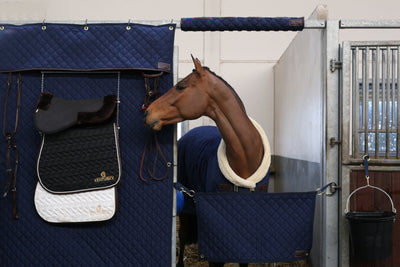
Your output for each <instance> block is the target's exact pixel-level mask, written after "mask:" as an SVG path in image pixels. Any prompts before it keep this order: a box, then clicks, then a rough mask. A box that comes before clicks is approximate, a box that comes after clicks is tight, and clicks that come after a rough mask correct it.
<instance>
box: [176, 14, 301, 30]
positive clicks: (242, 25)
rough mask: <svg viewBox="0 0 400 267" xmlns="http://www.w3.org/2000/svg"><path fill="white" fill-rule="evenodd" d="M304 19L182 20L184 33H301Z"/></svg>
mask: <svg viewBox="0 0 400 267" xmlns="http://www.w3.org/2000/svg"><path fill="white" fill-rule="evenodd" d="M303 28H304V18H302V17H301V18H290V17H276V18H262V17H222V18H220V17H197V18H182V19H181V30H182V31H301V30H303Z"/></svg>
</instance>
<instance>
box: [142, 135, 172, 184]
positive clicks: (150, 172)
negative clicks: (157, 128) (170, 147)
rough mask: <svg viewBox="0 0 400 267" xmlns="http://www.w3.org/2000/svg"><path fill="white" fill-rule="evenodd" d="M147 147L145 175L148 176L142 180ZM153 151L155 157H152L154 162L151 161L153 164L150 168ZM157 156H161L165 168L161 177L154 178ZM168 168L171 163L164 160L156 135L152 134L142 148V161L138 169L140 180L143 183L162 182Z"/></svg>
mask: <svg viewBox="0 0 400 267" xmlns="http://www.w3.org/2000/svg"><path fill="white" fill-rule="evenodd" d="M148 146H149V155H148V156H147V173H148V175H149V178H148V179H146V178H144V175H143V167H144V162H145V159H146V151H147V147H148ZM153 146H155V148H153ZM153 150H155V156H154V160H153V163H152V166H151V162H150V161H151V157H152V153H153ZM158 155H160V156H161V159H162V160H163V162H164V163H165V166H166V171H165V174H164V175H163V176H162V177H156V176H155V173H156V167H157V162H158ZM170 167H171V163H170V162H168V161H167V159H166V158H165V156H164V154H163V153H162V150H161V147H160V145H159V143H158V138H157V133H156V132H153V133H152V135H151V136H150V137H149V139H148V140H147V142H146V144H145V146H144V149H143V154H142V159H141V161H140V169H139V176H140V179H141V180H142V181H143V182H149V181H151V180H156V181H161V180H164V179H165V178H166V177H167V176H168V173H169V169H170Z"/></svg>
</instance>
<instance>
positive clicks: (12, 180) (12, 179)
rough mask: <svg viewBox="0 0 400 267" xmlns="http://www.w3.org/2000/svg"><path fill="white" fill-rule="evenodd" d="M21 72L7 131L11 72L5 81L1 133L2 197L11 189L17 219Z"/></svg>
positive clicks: (14, 215)
mask: <svg viewBox="0 0 400 267" xmlns="http://www.w3.org/2000/svg"><path fill="white" fill-rule="evenodd" d="M21 80H22V78H21V73H18V80H17V83H18V94H17V110H16V113H15V124H14V132H8V131H7V130H6V126H7V105H8V98H9V95H10V91H11V83H12V73H10V75H9V76H8V81H7V93H6V99H5V104H4V121H3V135H4V137H5V138H6V142H7V160H6V165H7V166H6V173H7V182H6V185H5V186H4V191H3V197H7V194H8V192H9V191H10V187H11V191H12V192H13V195H12V203H13V211H12V212H13V218H14V219H18V211H17V187H16V185H17V171H18V149H17V145H16V143H15V138H14V137H15V135H16V134H17V129H18V121H19V110H20V106H21V88H22V85H21V83H22V82H21ZM11 150H13V151H14V158H15V163H14V171H13V169H12V167H11Z"/></svg>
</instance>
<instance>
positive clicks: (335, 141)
mask: <svg viewBox="0 0 400 267" xmlns="http://www.w3.org/2000/svg"><path fill="white" fill-rule="evenodd" d="M341 143H342V141H341V140H336V138H335V137H331V138H330V139H329V144H330V145H331V147H333V146H335V145H340V144H341Z"/></svg>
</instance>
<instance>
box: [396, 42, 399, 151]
mask: <svg viewBox="0 0 400 267" xmlns="http://www.w3.org/2000/svg"><path fill="white" fill-rule="evenodd" d="M399 101H400V46H397V121H396V127H397V135H396V141H397V142H396V148H397V149H396V158H400V142H399V138H400V104H399Z"/></svg>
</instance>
